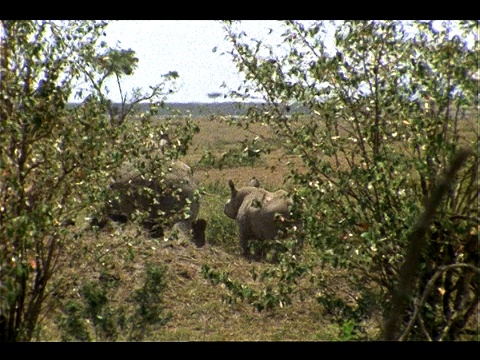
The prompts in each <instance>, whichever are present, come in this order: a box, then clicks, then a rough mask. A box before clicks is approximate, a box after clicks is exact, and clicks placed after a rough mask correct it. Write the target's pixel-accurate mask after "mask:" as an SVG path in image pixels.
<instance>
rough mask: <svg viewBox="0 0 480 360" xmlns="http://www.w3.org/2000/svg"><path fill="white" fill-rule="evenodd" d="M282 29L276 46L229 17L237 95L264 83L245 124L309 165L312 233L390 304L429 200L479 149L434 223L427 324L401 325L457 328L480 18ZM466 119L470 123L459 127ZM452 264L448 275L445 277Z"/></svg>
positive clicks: (304, 213)
mask: <svg viewBox="0 0 480 360" xmlns="http://www.w3.org/2000/svg"><path fill="white" fill-rule="evenodd" d="M284 25H285V26H284V29H285V31H284V33H283V34H282V35H281V36H280V37H281V41H280V42H279V44H278V46H274V44H270V43H266V42H262V41H260V40H257V39H249V38H248V37H247V34H246V33H245V32H243V31H241V23H240V24H237V23H235V22H225V25H224V26H225V31H226V33H227V39H228V40H229V41H230V42H231V45H232V48H231V51H230V55H231V56H232V58H233V61H234V62H235V63H236V65H237V68H238V70H239V71H240V72H241V73H243V74H244V77H245V81H244V86H243V88H242V89H241V90H240V91H234V92H232V95H234V96H241V97H242V98H248V97H249V96H251V95H252V94H253V93H255V94H258V93H260V94H261V95H262V96H263V99H264V100H265V104H264V106H263V107H260V108H259V107H254V108H252V109H251V110H250V111H249V117H248V119H247V122H264V123H265V124H268V125H269V126H270V127H271V128H272V129H273V130H274V132H275V133H276V134H277V135H278V136H279V137H280V139H282V143H283V144H284V146H285V147H286V148H287V150H288V151H290V152H291V153H293V154H296V155H298V156H299V157H300V158H301V160H302V162H303V165H304V167H305V169H306V171H299V170H298V169H297V168H292V170H291V180H292V181H293V183H294V184H295V185H294V187H295V189H296V190H295V194H294V196H295V199H296V205H297V208H296V209H295V210H294V211H295V212H297V213H298V214H299V215H300V216H301V217H302V220H303V230H304V231H303V235H301V237H302V240H303V241H304V242H305V243H307V244H310V245H311V246H312V247H313V248H316V249H317V251H318V252H319V253H320V254H321V256H320V257H319V258H318V259H317V261H318V262H320V263H323V264H331V265H333V266H335V267H338V268H346V269H349V270H350V271H349V272H348V274H349V277H350V278H351V281H352V284H353V286H355V288H356V289H357V290H358V291H359V292H360V294H367V293H369V294H370V295H369V296H372V294H374V293H376V294H377V295H376V303H377V304H378V306H379V308H380V309H381V310H382V311H386V310H387V309H388V308H389V306H390V300H391V297H392V295H393V293H394V291H395V289H396V286H397V283H398V278H399V269H400V267H401V265H402V264H403V262H404V259H405V250H406V245H407V239H408V236H409V233H410V232H411V231H413V229H412V228H413V226H414V224H415V220H416V219H417V217H418V216H419V214H420V210H421V208H422V206H423V203H424V201H425V200H426V199H427V198H428V197H429V196H430V194H431V192H432V189H433V188H434V186H435V184H436V182H437V180H438V179H439V177H440V175H441V174H442V172H443V171H444V170H445V169H446V167H447V166H448V163H449V160H450V159H451V158H452V156H453V154H455V153H456V151H457V150H458V148H459V147H467V148H470V149H471V150H472V152H473V153H474V155H473V156H471V157H469V159H468V161H467V163H466V165H465V166H464V168H463V169H462V170H461V171H460V172H459V174H458V176H457V178H456V179H455V180H456V181H455V184H454V186H453V187H452V188H451V190H450V191H449V193H448V196H447V198H446V199H444V201H442V202H441V205H440V208H439V209H438V211H437V213H436V216H435V218H434V222H433V223H432V224H431V226H429V229H428V233H427V236H428V243H427V249H426V250H425V251H424V252H423V253H422V258H421V266H420V269H418V272H417V273H416V277H415V288H414V290H413V293H411V296H410V298H409V307H408V313H406V314H404V315H405V316H404V317H402V318H403V323H402V326H401V328H400V330H401V331H402V332H404V331H406V330H407V329H406V328H405V327H406V324H407V323H408V319H409V317H410V316H411V313H412V311H413V309H414V304H415V303H416V301H417V300H418V299H419V298H421V296H422V293H424V291H426V286H427V284H428V283H429V280H430V279H432V278H433V277H435V278H436V284H435V287H434V288H435V289H437V290H435V291H432V290H431V289H433V287H432V288H430V294H429V296H428V297H427V298H428V300H427V298H426V299H425V301H424V306H423V308H422V309H421V310H420V311H417V315H416V316H417V317H416V319H417V320H416V321H417V325H418V326H415V327H413V328H412V327H409V333H408V334H406V333H405V332H404V333H403V336H401V335H402V334H397V338H400V337H401V338H406V336H407V335H408V338H410V339H436V340H443V339H449V340H455V339H458V338H460V337H461V336H462V335H463V334H465V329H466V327H468V326H467V325H468V321H469V319H471V318H472V315H473V314H474V313H475V311H477V310H476V309H478V275H476V270H475V269H476V268H475V267H476V266H477V264H478V241H476V240H475V239H477V237H478V226H479V214H478V204H477V202H478V154H477V153H476V151H477V150H478V149H476V144H478V140H479V136H478V129H475V127H474V126H473V121H474V119H473V118H469V116H468V115H467V114H471V112H472V111H473V112H474V111H476V110H475V109H477V108H478V90H477V89H478V77H476V71H477V69H478V57H479V53H478V48H474V47H473V46H472V45H471V43H472V42H476V41H478V39H477V38H476V37H477V34H476V32H475V30H476V28H477V26H478V24H477V23H476V22H472V21H456V22H443V23H436V22H433V21H414V22H405V21H351V22H321V21H320V22H317V21H311V22H297V21H287V22H285V24H284ZM329 31H333V33H334V39H335V44H334V45H335V47H334V48H331V47H329V46H328V43H327V39H328V36H326V34H327V33H328V32H329ZM468 40H470V44H468V43H467V41H468ZM294 104H297V105H300V106H302V107H305V108H307V109H309V113H308V114H307V116H303V117H301V116H300V115H299V114H290V113H289V107H291V106H292V105H294ZM469 121H471V122H472V123H471V124H472V126H471V131H468V132H461V129H468V128H469V126H468V122H469ZM461 264H466V265H469V266H466V265H465V266H463V265H461ZM450 265H455V266H454V267H453V268H449V266H450ZM457 265H458V266H457ZM445 266H446V267H447V268H448V269H452V271H446V270H445V271H442V276H436V275H435V274H436V273H437V272H438V271H440V269H443V268H444V267H445ZM470 266H473V267H474V268H471V267H470ZM453 269H455V270H453ZM279 286H282V285H281V284H279ZM372 289H376V291H374V292H372ZM327 296H328V295H327ZM360 298H362V296H360ZM321 301H327V302H328V301H329V299H323V300H321ZM365 313H366V312H365ZM349 319H351V320H352V321H357V320H358V319H354V318H351V317H350V316H349V315H348V314H346V315H345V318H344V319H342V322H344V323H348V321H350V320H349Z"/></svg>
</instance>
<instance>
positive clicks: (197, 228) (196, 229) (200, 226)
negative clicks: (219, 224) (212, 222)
mask: <svg viewBox="0 0 480 360" xmlns="http://www.w3.org/2000/svg"><path fill="white" fill-rule="evenodd" d="M206 228H207V222H206V221H205V219H198V220H197V221H194V222H193V225H192V239H193V243H194V244H195V245H196V246H197V247H202V246H203V245H205V229H206Z"/></svg>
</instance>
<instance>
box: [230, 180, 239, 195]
mask: <svg viewBox="0 0 480 360" xmlns="http://www.w3.org/2000/svg"><path fill="white" fill-rule="evenodd" d="M228 186H230V191H231V193H232V197H235V196H236V195H237V189H235V184H234V183H233V180H232V179H230V180H229V181H228Z"/></svg>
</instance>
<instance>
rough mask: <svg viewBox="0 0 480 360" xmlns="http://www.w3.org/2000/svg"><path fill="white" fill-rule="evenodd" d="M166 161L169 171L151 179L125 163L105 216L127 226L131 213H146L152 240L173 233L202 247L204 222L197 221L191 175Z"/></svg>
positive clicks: (183, 167)
mask: <svg viewBox="0 0 480 360" xmlns="http://www.w3.org/2000/svg"><path fill="white" fill-rule="evenodd" d="M162 153H163V149H162ZM166 161H167V165H168V166H166V167H167V168H168V169H167V170H168V171H166V172H165V173H164V174H160V175H159V176H151V177H147V176H145V175H142V173H141V172H140V171H139V170H138V169H137V168H135V167H134V166H133V165H132V164H131V163H125V164H124V165H123V166H122V167H121V168H120V169H119V171H118V172H117V176H115V177H114V179H113V181H112V183H111V185H110V189H111V190H112V192H113V193H112V195H113V196H112V197H111V200H110V201H109V202H108V204H107V206H106V209H107V214H108V216H109V217H110V218H111V219H113V220H115V221H121V222H126V221H127V220H128V219H129V218H130V217H131V215H132V214H133V213H134V212H136V211H142V212H145V213H146V217H145V219H144V221H143V226H144V227H145V228H146V229H148V230H149V232H150V234H151V235H152V236H154V237H160V236H163V235H164V233H165V230H167V229H175V230H178V232H179V234H180V235H182V236H188V237H190V236H192V240H193V242H194V243H195V244H196V245H197V246H201V245H204V244H205V228H206V221H205V220H204V219H197V217H198V213H199V209H200V203H199V199H198V197H197V194H196V190H197V184H196V182H195V180H194V178H193V171H192V169H191V168H190V166H188V165H187V164H185V163H183V162H181V161H179V160H166Z"/></svg>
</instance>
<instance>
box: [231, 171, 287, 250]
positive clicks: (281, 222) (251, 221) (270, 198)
mask: <svg viewBox="0 0 480 360" xmlns="http://www.w3.org/2000/svg"><path fill="white" fill-rule="evenodd" d="M251 184H253V185H256V186H245V187H243V188H240V189H237V188H236V187H235V184H234V183H233V181H232V180H229V182H228V185H229V187H230V199H229V200H228V201H227V202H226V203H225V206H224V213H225V215H226V216H227V217H229V218H230V219H234V220H235V221H236V223H237V225H238V230H239V236H240V248H241V250H242V253H243V255H244V256H245V257H247V258H248V257H250V256H251V252H250V249H249V241H250V240H254V241H255V240H260V241H262V240H273V239H275V238H276V237H277V236H278V235H279V234H280V231H282V230H283V231H284V230H285V229H286V227H287V226H288V224H289V223H290V220H291V214H290V210H291V208H292V205H293V201H292V199H291V198H290V197H289V196H288V193H287V192H286V191H285V190H278V191H275V192H270V191H267V190H265V189H262V188H260V187H259V183H258V180H256V179H255V180H254V181H251V182H250V184H249V185H251Z"/></svg>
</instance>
